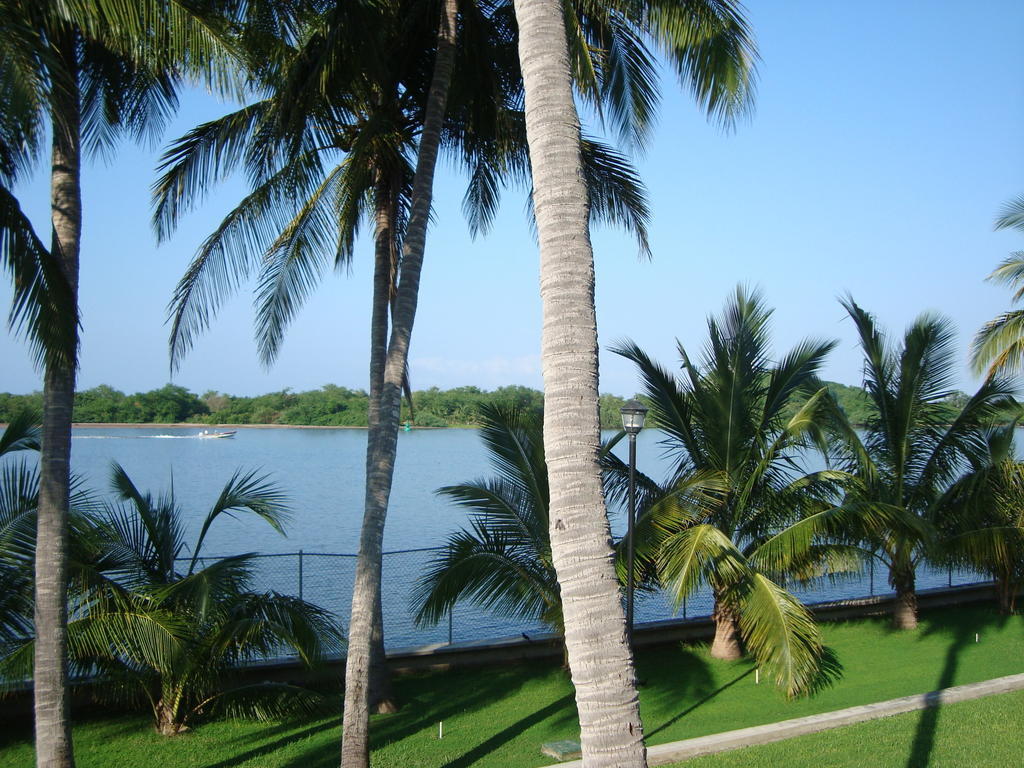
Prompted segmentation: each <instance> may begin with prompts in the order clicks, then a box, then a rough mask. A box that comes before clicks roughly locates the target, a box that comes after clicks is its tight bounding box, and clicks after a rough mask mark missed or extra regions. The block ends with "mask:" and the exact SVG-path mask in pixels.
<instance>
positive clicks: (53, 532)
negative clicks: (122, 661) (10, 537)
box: [34, 36, 82, 768]
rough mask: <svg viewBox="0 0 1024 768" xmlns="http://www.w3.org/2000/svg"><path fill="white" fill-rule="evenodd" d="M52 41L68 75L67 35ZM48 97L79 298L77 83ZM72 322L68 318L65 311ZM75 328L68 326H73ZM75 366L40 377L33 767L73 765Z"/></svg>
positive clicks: (54, 194)
mask: <svg viewBox="0 0 1024 768" xmlns="http://www.w3.org/2000/svg"><path fill="white" fill-rule="evenodd" d="M61 42H62V43H63V46H61V47H60V48H59V51H60V54H61V56H62V59H63V62H62V63H63V64H64V66H65V67H67V71H68V73H69V74H70V77H69V81H71V82H74V80H75V79H76V78H75V73H76V71H77V68H76V64H75V53H74V51H75V48H74V44H73V40H72V39H70V36H69V37H68V38H67V39H65V40H63V41H61ZM52 99H53V104H52V115H53V120H52V125H53V151H52V163H53V164H52V169H51V174H50V202H51V218H52V222H53V243H52V246H51V250H52V251H53V252H54V254H56V255H58V257H59V259H60V262H61V265H62V267H63V270H64V273H65V277H66V278H67V280H68V283H69V285H70V287H71V292H72V296H73V298H74V300H75V303H76V304H77V300H78V253H79V243H80V240H81V234H82V190H81V140H80V134H81V132H80V127H79V126H80V120H81V118H80V107H79V97H78V92H77V90H73V89H71V88H69V89H68V90H66V91H65V90H56V91H55V93H54V95H53V97H52ZM67 321H68V322H70V323H75V322H76V320H75V318H73V317H72V318H67ZM72 332H75V331H72ZM74 395H75V369H74V366H73V365H72V366H64V365H56V364H54V363H52V362H51V363H48V364H47V366H46V371H45V374H44V381H43V434H42V450H41V453H40V459H39V511H38V522H37V528H36V531H37V533H36V536H37V538H36V561H35V582H36V583H35V631H36V646H35V672H34V698H35V736H36V765H37V766H38V767H39V768H72V766H74V764H75V761H74V755H73V753H72V746H71V719H70V717H69V714H68V673H67V557H66V551H67V518H68V504H69V498H70V491H69V489H70V472H71V410H72V405H73V404H74Z"/></svg>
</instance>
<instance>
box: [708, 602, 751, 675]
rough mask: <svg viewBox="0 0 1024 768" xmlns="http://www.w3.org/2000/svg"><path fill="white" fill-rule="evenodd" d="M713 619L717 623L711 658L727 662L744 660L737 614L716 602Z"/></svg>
mask: <svg viewBox="0 0 1024 768" xmlns="http://www.w3.org/2000/svg"><path fill="white" fill-rule="evenodd" d="M711 619H712V621H714V622H715V639H714V642H712V643H711V657H712V658H714V659H725V660H726V661H737V660H739V659H741V658H743V645H742V643H740V624H739V619H738V617H737V616H736V612H735V611H732V610H730V609H729V608H727V607H725V606H723V605H721V604H720V603H718V602H717V601H716V602H715V609H714V611H713V612H712V613H711Z"/></svg>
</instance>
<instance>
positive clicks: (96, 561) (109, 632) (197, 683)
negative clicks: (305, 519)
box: [3, 465, 342, 736]
mask: <svg viewBox="0 0 1024 768" xmlns="http://www.w3.org/2000/svg"><path fill="white" fill-rule="evenodd" d="M112 482H113V486H114V489H115V490H116V492H117V493H118V496H119V498H120V500H121V501H122V503H121V504H118V505H113V506H110V507H108V508H106V509H105V510H104V511H103V512H102V513H101V514H98V515H95V516H93V517H91V518H90V519H89V523H90V525H89V527H87V528H83V530H82V531H81V532H80V534H79V536H80V538H81V539H83V541H81V542H80V544H79V547H78V548H79V550H81V551H84V552H86V553H87V555H88V557H87V560H88V562H85V561H84V559H83V560H79V565H78V568H77V569H76V570H77V573H76V578H75V579H74V580H73V587H72V589H71V595H72V600H71V604H72V607H73V610H72V614H71V620H70V622H69V627H68V631H69V647H70V651H71V658H72V661H73V663H74V664H75V666H76V667H77V668H78V669H79V670H82V671H84V672H87V673H88V674H89V676H90V677H93V678H97V680H98V682H97V683H96V684H97V686H98V687H99V689H100V690H101V691H103V692H106V693H107V695H110V696H112V697H114V698H116V699H129V700H134V699H136V698H143V699H144V700H147V701H148V702H149V704H150V707H151V709H152V712H153V720H154V727H155V729H156V730H157V732H159V733H161V734H163V735H167V736H170V735H175V734H178V733H180V732H182V731H183V730H186V729H187V728H188V727H189V725H190V723H192V722H194V721H195V720H196V719H197V718H198V717H199V716H200V715H205V714H209V713H212V712H216V711H221V712H228V713H230V714H232V715H236V716H252V717H257V718H260V719H269V718H272V717H277V716H280V715H282V714H285V713H287V712H294V711H297V710H298V711H308V710H309V709H310V708H311V707H313V706H318V705H319V704H322V700H321V698H320V697H319V696H318V695H316V694H315V693H313V692H311V691H308V690H305V689H302V688H299V687H296V686H292V685H283V684H274V683H260V684H252V683H244V682H242V681H240V680H239V679H235V675H234V673H235V671H236V670H237V668H238V667H239V665H241V664H243V663H245V662H246V661H251V660H254V659H259V658H265V657H267V656H268V655H272V654H277V653H280V652H282V651H285V650H289V649H290V650H292V651H294V652H295V653H296V654H297V655H298V656H299V658H300V659H301V660H302V661H303V662H304V663H306V664H307V665H311V664H314V663H316V662H317V661H319V660H320V659H322V658H323V657H324V656H325V655H328V654H337V653H339V652H340V650H341V646H342V639H341V636H340V634H339V633H338V631H337V630H336V629H335V626H334V625H335V620H334V617H332V616H331V615H330V614H328V613H327V612H325V611H323V610H322V609H320V608H317V607H316V606H314V605H311V604H309V603H306V602H305V601H303V600H300V599H297V598H293V597H289V596H285V595H280V594H277V593H275V592H266V593H258V592H254V591H252V589H251V586H250V584H251V581H252V575H253V565H254V562H253V558H254V555H252V554H242V555H234V556H231V557H222V558H209V557H205V556H204V554H203V542H204V540H205V538H206V536H207V534H208V532H209V531H210V529H211V527H212V526H213V525H214V524H216V522H217V521H218V519H222V518H223V517H234V518H238V517H239V516H240V515H241V514H252V515H255V516H257V517H260V518H261V519H263V520H264V521H266V522H267V523H268V524H270V525H271V526H272V527H273V528H275V529H276V530H278V531H281V532H283V529H282V525H283V523H284V521H285V519H286V517H287V514H288V511H287V507H286V506H285V504H284V498H283V495H282V494H281V492H280V491H279V490H278V489H277V488H276V487H275V486H274V485H273V484H271V483H270V482H268V480H267V478H266V477H261V476H258V475H256V473H254V472H247V473H243V472H237V473H236V474H235V475H234V476H233V477H232V478H231V479H230V480H229V481H228V483H227V484H226V485H225V486H224V489H223V490H222V491H221V493H220V494H219V496H218V497H217V500H216V501H215V503H214V505H213V506H212V507H211V509H210V510H209V512H208V513H207V514H206V515H205V517H204V518H203V523H202V526H201V527H200V530H199V533H198V535H197V537H196V540H195V543H194V544H193V545H192V546H191V547H188V546H186V542H185V537H184V534H185V526H184V521H183V516H182V511H181V508H180V506H179V505H178V504H177V502H176V501H175V499H174V495H173V492H172V493H171V494H167V495H164V496H160V497H154V496H152V495H151V494H148V493H142V492H140V491H139V490H138V489H137V488H136V486H135V485H134V483H132V481H131V479H130V478H129V477H128V475H127V474H126V473H125V471H124V470H123V469H122V468H121V467H120V466H117V465H115V466H114V468H113V472H112ZM186 552H189V553H190V555H189V556H186ZM34 642H35V636H34V635H32V634H28V635H27V636H24V637H22V638H19V639H18V642H11V643H7V645H6V648H5V651H6V653H5V654H4V658H3V671H4V672H5V676H6V677H7V678H8V679H9V680H19V679H24V677H26V676H28V675H30V674H31V649H32V645H33V644H34Z"/></svg>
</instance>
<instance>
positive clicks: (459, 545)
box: [413, 404, 708, 635]
mask: <svg viewBox="0 0 1024 768" xmlns="http://www.w3.org/2000/svg"><path fill="white" fill-rule="evenodd" d="M480 421H481V426H480V437H481V439H482V440H483V441H484V445H485V447H486V448H487V451H488V454H489V456H490V459H491V464H492V466H493V467H494V470H495V475H494V476H493V477H491V478H487V479H481V480H476V481H473V482H468V483H462V484H460V485H451V486H446V487H444V488H441V489H440V490H438V493H439V494H441V495H444V496H447V497H449V498H450V499H451V500H452V501H454V502H455V503H456V504H459V505H460V506H463V507H465V508H466V509H467V510H469V512H470V521H469V526H468V527H467V528H464V529H463V530H461V531H458V532H456V533H453V534H452V535H450V536H449V537H448V541H447V544H446V546H445V547H444V548H443V549H442V551H441V552H440V553H439V554H438V556H437V557H435V558H434V560H433V561H432V562H431V563H430V565H429V566H428V570H427V572H426V573H425V574H424V576H423V578H422V579H421V580H420V582H419V584H418V586H417V588H416V591H415V592H414V598H413V599H414V602H415V604H416V605H417V606H418V610H417V617H416V619H417V621H418V622H420V623H424V624H435V623H437V622H438V621H440V620H441V618H442V617H444V616H445V615H446V614H447V613H449V612H450V611H451V610H452V609H453V607H454V606H455V604H456V603H457V602H459V601H462V600H472V601H475V602H477V603H478V604H480V605H482V606H483V607H485V608H490V609H492V610H494V611H496V612H498V613H500V614H501V615H503V616H511V617H516V618H521V619H527V620H532V621H541V622H543V623H544V624H546V625H547V626H548V627H550V629H551V631H552V632H554V633H556V634H558V635H561V634H562V633H563V631H564V623H563V620H562V600H561V597H560V594H559V590H558V580H557V578H556V577H555V569H554V565H553V563H552V560H551V542H550V535H549V530H548V529H549V526H548V522H549V521H548V506H549V494H548V480H547V463H546V462H545V460H544V433H543V428H542V418H541V414H540V412H532V411H525V410H522V409H520V408H518V407H510V406H501V405H491V404H485V405H482V406H481V408H480ZM616 442H617V440H614V439H613V440H611V441H609V443H608V444H606V445H605V447H604V448H603V450H602V453H601V458H602V464H603V466H604V467H605V468H606V471H607V472H608V473H609V480H608V485H607V487H608V489H609V494H611V496H612V497H617V496H619V495H621V492H622V487H621V486H622V484H621V483H617V482H615V481H614V480H612V479H611V477H612V476H616V477H617V476H620V475H622V474H623V470H624V465H623V464H622V462H621V461H620V460H619V459H618V458H617V457H615V455H614V454H613V453H612V452H611V449H612V447H614V445H615V443H616ZM638 482H639V485H640V494H639V495H640V498H641V508H647V507H650V508H652V509H654V510H655V511H654V512H653V513H652V512H646V513H644V514H642V515H641V517H640V519H639V520H638V524H637V528H636V540H637V550H638V554H639V557H638V558H637V561H638V565H637V566H636V570H637V576H638V578H637V579H636V583H637V585H638V588H639V589H650V588H655V587H656V586H657V580H656V578H653V577H652V570H651V569H650V568H646V567H645V564H647V563H649V562H651V561H652V559H653V558H652V555H651V551H652V549H653V547H654V546H655V544H656V540H657V537H656V531H655V525H656V522H657V521H658V519H659V518H658V516H657V512H658V511H660V507H657V505H653V504H652V505H648V504H647V503H646V501H647V499H650V498H653V497H654V495H655V494H656V493H657V492H659V491H660V489H659V488H657V486H656V484H654V483H653V482H651V481H650V480H649V479H648V478H646V477H645V476H643V475H641V476H640V477H639V481H638ZM707 485H708V483H706V482H703V483H694V484H693V486H692V487H690V488H689V489H687V492H688V497H687V498H689V499H691V500H692V502H693V503H694V504H700V503H702V497H703V494H705V493H706V491H707ZM681 492H682V491H681ZM616 550H617V569H618V571H619V581H620V583H621V584H624V583H625V575H626V566H625V559H626V558H625V546H624V541H622V540H620V541H619V542H618V543H617V545H616Z"/></svg>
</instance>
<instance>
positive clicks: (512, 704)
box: [0, 607, 1024, 768]
mask: <svg viewBox="0 0 1024 768" xmlns="http://www.w3.org/2000/svg"><path fill="white" fill-rule="evenodd" d="M823 631H824V633H825V638H826V642H827V643H828V645H829V646H830V647H831V648H833V650H834V651H835V653H836V654H837V656H838V658H839V661H840V663H841V664H842V665H843V668H844V676H843V678H842V680H841V681H840V682H839V683H838V684H836V685H835V686H834V687H832V688H829V689H827V690H825V691H822V692H821V693H819V694H818V695H816V696H814V697H812V698H808V699H801V700H798V701H787V700H786V699H785V697H784V696H783V695H782V694H781V693H780V692H779V691H778V690H776V689H775V688H773V687H772V686H771V685H769V684H767V683H766V681H765V680H763V679H762V681H761V684H760V685H755V683H754V674H753V668H752V666H751V665H750V664H749V663H747V662H738V663H725V662H718V661H714V660H712V659H710V658H709V657H708V655H707V649H706V648H705V647H692V648H688V649H682V648H680V647H678V646H676V647H668V648H663V649H658V650H654V651H647V652H644V653H642V654H641V656H640V658H639V662H638V677H639V679H640V680H641V681H643V688H642V690H641V711H642V715H643V720H644V727H645V729H646V732H647V737H648V743H649V744H660V743H664V742H668V741H675V740H677V739H685V738H689V737H693V736H701V735H704V734H708V733H717V732H719V731H725V730H731V729H733V728H742V727H745V726H751V725H759V724H762V723H770V722H775V721H777V720H784V719H788V718H793V717H801V716H804V715H809V714H814V713H817V712H827V711H830V710H833V709H841V708H843V707H848V706H853V705H855V704H867V703H871V702H875V701H880V700H884V699H890V698H894V697H897V696H905V695H909V694H912V693H921V692H925V691H930V690H934V689H936V688H945V687H949V686H951V685H960V684H963V683H968V682H977V681H979V680H986V679H989V678H993V677H1000V676H1002V675H1008V674H1014V673H1019V672H1024V652H1022V651H1024V617H1021V616H1015V617H1012V618H1010V619H1006V620H1004V619H1000V618H999V617H997V616H995V614H994V613H992V612H991V610H990V609H988V608H987V607H970V608H955V609H946V610H944V611H941V612H935V613H931V614H927V615H925V617H924V620H923V622H922V626H921V628H920V629H919V630H918V631H916V632H911V633H897V632H893V631H891V630H890V629H889V628H888V626H887V622H886V621H885V620H884V619H872V620H861V621H857V622H845V623H839V624H827V625H824V627H823ZM976 632H977V633H979V634H980V642H977V643H976V642H975V633H976ZM397 688H398V694H399V696H400V698H401V699H402V701H403V702H404V704H405V706H404V707H403V709H402V711H401V712H399V713H398V714H397V715H386V716H379V717H375V718H374V720H373V725H372V739H373V749H374V753H373V760H372V762H373V765H374V766H376V767H377V768H406V767H408V768H416V766H424V767H426V766H430V767H440V766H444V767H445V768H460V767H461V766H469V765H474V766H510V765H515V766H524V767H526V768H529V766H540V765H545V764H547V763H549V762H550V760H549V759H548V758H545V757H543V756H542V755H540V753H539V747H540V744H541V743H543V742H546V741H554V740H558V739H566V738H573V739H574V738H577V734H578V726H577V722H576V714H575V707H574V703H573V698H572V687H571V685H570V683H569V680H568V678H567V675H566V674H565V673H563V672H562V671H561V670H560V669H559V668H557V666H553V665H550V664H546V665H545V664H531V665H517V666H506V667H497V668H489V669H484V670H458V671H454V672H449V673H444V674H423V675H416V676H412V677H407V678H402V679H400V680H398V681H397ZM999 698H1000V699H1004V698H1005V697H999ZM1007 700H1010V701H1014V702H1018V703H1019V699H1007ZM994 701H995V700H994ZM993 706H998V705H993ZM1018 711H1019V709H1018ZM939 712H940V714H939V719H938V721H937V722H938V732H937V735H936V734H934V733H933V736H934V737H935V742H936V745H938V744H940V743H943V742H944V741H945V740H946V721H947V718H946V717H945V715H944V713H945V712H946V709H945V708H943V709H942V710H940V711H939ZM914 717H921V716H920V715H914ZM1003 719H1006V718H1003ZM1010 719H1012V720H1014V721H1016V720H1019V717H1012V718H1010ZM439 721H443V722H444V738H443V739H438V722H439ZM890 727H892V726H891V725H890V721H884V723H883V722H882V721H880V722H879V723H877V724H875V723H872V724H867V725H865V726H857V728H868V729H870V730H869V731H868V732H869V733H871V734H874V733H875V731H874V729H875V728H878V729H880V731H879V732H881V729H887V728H890ZM908 727H909V728H910V731H911V732H914V731H915V730H916V729H917V728H918V726H916V725H911V726H908ZM933 730H934V729H933ZM811 738H821V739H825V740H826V742H823V743H828V742H827V739H828V738H829V735H828V734H826V735H824V736H817V737H811ZM861 738H865V737H864V736H861ZM868 738H874V737H873V736H870V737H868ZM892 738H893V739H896V740H897V741H899V739H901V738H903V736H902V735H895V736H893V737H892ZM961 740H962V739H961ZM953 741H957V739H956V738H954V739H953ZM339 743H340V720H339V718H330V719H322V720H315V721H305V722H301V723H282V724H276V725H265V724H254V723H243V722H212V723H207V724H204V725H202V726H200V727H198V728H197V729H196V730H195V731H194V732H192V733H188V734H185V735H184V736H181V737H178V738H175V739H165V738H163V737H160V736H158V735H156V734H155V733H153V732H152V731H151V729H150V728H149V724H148V720H147V719H146V718H145V717H141V716H132V717H118V718H101V717H99V716H96V718H95V719H92V720H88V719H87V720H82V719H81V718H78V725H77V726H76V729H75V748H76V762H77V764H78V766H79V768H120V766H125V767H126V768H127V767H128V766H131V767H132V768H136V767H137V766H147V765H169V766H175V768H243V767H244V768H327V766H331V768H333V766H335V765H337V761H338V756H339ZM900 743H901V744H903V745H904V749H906V743H907V741H906V739H905V738H903V741H900ZM766 749H767V748H766ZM936 754H937V753H936ZM808 755H809V753H808ZM723 759H725V758H723ZM729 759H732V758H729ZM902 760H905V758H901V762H900V764H902ZM808 761H809V759H808ZM799 762H800V761H799V760H798V761H797V763H796V764H799ZM882 762H883V763H885V764H891V763H890V762H889V761H882ZM32 764H33V753H32V746H31V728H30V727H29V726H28V724H27V723H24V724H20V725H19V724H16V723H6V724H4V726H2V730H0V765H3V766H5V768H6V767H7V766H10V768H21V767H22V766H24V768H29V767H30V766H31V765H32ZM691 764H692V763H691ZM716 764H717V763H716ZM755 764H756V763H755ZM869 764H880V763H879V762H878V761H872V760H865V761H863V762H861V765H869ZM920 764H922V765H924V764H927V763H926V762H925V763H920ZM933 764H936V765H938V764H940V763H938V762H935V763H933ZM941 764H946V763H941ZM979 764H984V762H982V763H979ZM988 764H994V763H992V762H989V763H988Z"/></svg>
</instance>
